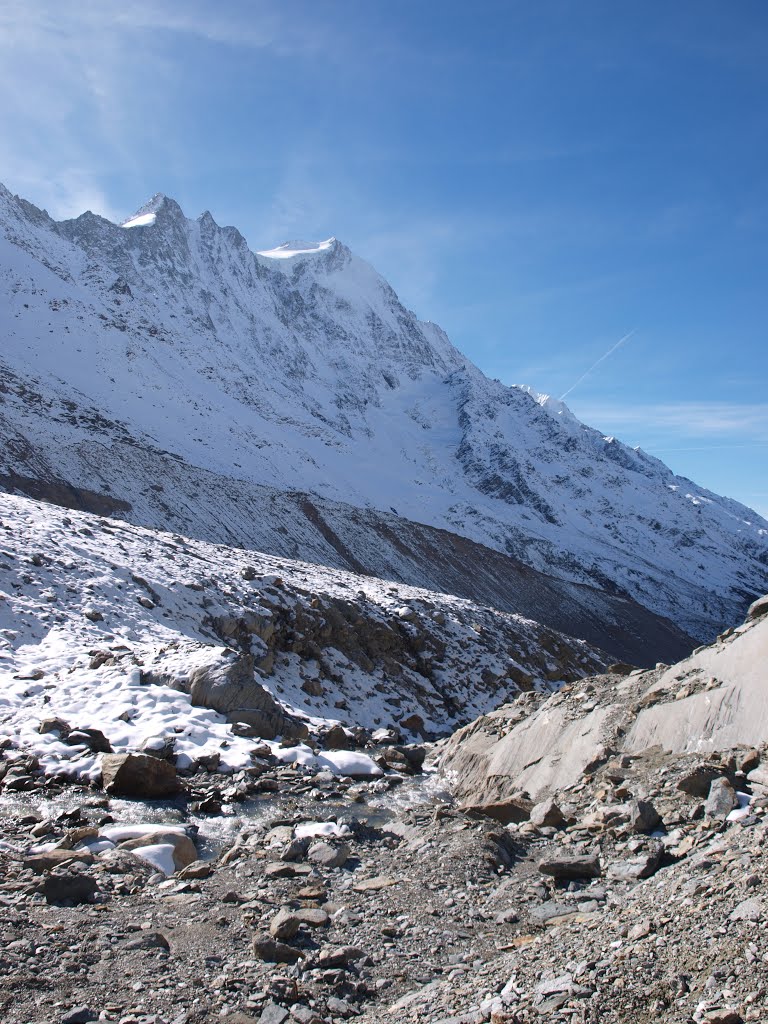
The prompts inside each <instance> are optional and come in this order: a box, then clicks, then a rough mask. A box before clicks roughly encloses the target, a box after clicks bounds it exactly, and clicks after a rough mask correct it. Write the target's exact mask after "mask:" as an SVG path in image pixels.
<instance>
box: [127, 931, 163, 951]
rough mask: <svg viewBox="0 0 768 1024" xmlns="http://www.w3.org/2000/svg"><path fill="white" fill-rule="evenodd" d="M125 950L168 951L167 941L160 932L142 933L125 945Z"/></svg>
mask: <svg viewBox="0 0 768 1024" xmlns="http://www.w3.org/2000/svg"><path fill="white" fill-rule="evenodd" d="M125 948H126V949H165V950H167V951H169V950H170V948H171V947H170V945H169V943H168V939H166V937H165V936H164V935H163V933H162V932H142V933H141V934H140V935H137V936H136V937H135V938H133V939H129V940H128V942H126V944H125Z"/></svg>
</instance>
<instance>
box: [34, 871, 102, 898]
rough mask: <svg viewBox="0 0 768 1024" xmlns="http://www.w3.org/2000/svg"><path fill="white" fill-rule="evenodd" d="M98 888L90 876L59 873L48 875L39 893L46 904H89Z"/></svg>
mask: <svg viewBox="0 0 768 1024" xmlns="http://www.w3.org/2000/svg"><path fill="white" fill-rule="evenodd" d="M98 888H99V887H98V885H97V884H96V879H95V878H91V877H90V875H75V874H69V873H68V872H61V873H51V874H50V875H48V876H47V878H46V879H45V881H44V882H43V885H42V889H41V891H42V894H43V896H44V897H45V899H46V902H47V903H90V902H91V900H92V899H93V897H94V896H95V895H96V893H97V892H98Z"/></svg>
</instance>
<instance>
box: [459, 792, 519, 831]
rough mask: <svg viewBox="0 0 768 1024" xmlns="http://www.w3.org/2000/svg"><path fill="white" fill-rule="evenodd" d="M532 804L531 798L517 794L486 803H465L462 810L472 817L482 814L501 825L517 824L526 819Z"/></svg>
mask: <svg viewBox="0 0 768 1024" xmlns="http://www.w3.org/2000/svg"><path fill="white" fill-rule="evenodd" d="M533 806H534V805H533V801H532V800H529V799H528V798H527V797H525V796H522V795H520V794H517V795H513V796H510V797H509V798H508V799H506V800H493V801H491V802H490V803H487V804H465V805H464V807H462V810H463V811H466V813H467V814H471V815H472V816H473V817H476V816H478V815H483V816H485V817H487V818H493V819H494V820H495V821H498V822H500V823H501V824H502V825H510V824H515V825H517V824H519V823H520V822H522V821H528V819H529V818H530V816H531V811H532V810H533Z"/></svg>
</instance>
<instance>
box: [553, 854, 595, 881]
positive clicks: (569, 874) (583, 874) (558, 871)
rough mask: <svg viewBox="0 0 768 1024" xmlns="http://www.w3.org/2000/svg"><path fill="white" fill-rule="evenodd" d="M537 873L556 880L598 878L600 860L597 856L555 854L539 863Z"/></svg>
mask: <svg viewBox="0 0 768 1024" xmlns="http://www.w3.org/2000/svg"><path fill="white" fill-rule="evenodd" d="M539 871H540V872H541V873H542V874H543V875H550V876H551V877H552V878H556V879H558V880H568V881H570V880H576V879H580V878H599V877H600V874H601V869H600V859H599V857H598V856H597V854H593V853H590V854H575V853H574V854H568V853H561V854H556V855H555V856H553V857H544V858H543V859H542V860H540V861H539Z"/></svg>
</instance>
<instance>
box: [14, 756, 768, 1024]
mask: <svg viewBox="0 0 768 1024" xmlns="http://www.w3.org/2000/svg"><path fill="white" fill-rule="evenodd" d="M436 752H437V753H439V751H435V750H432V751H431V756H433V755H434V754H435V753H436ZM6 755H9V752H8V751H6ZM389 757H390V760H392V755H391V754H390V755H389ZM263 760H264V761H265V763H264V764H261V765H259V766H257V768H256V769H255V770H254V771H253V772H247V771H244V772H239V773H235V774H234V775H229V776H222V775H220V774H217V773H215V772H205V771H203V770H199V771H198V772H197V773H196V774H195V775H194V776H191V777H189V778H187V779H185V780H183V785H184V791H183V792H182V794H181V795H179V796H177V797H175V798H173V799H171V800H168V801H166V802H162V801H153V802H151V803H148V804H142V803H141V802H140V801H135V800H125V799H124V798H121V797H118V796H110V795H108V794H106V793H104V792H103V791H102V790H101V789H99V788H97V787H96V786H95V785H92V786H89V787H86V786H78V785H64V784H62V783H61V782H56V781H53V780H46V779H45V778H44V777H42V776H39V775H36V774H35V768H34V765H33V764H26V765H22V764H19V760H18V758H16V760H14V761H13V762H12V763H11V762H5V764H4V768H5V769H6V771H5V789H4V792H3V795H2V803H1V804H0V808H1V812H2V842H1V843H0V863H1V864H2V881H1V882H0V904H2V924H1V925H0V937H1V938H2V951H1V952H0V1015H1V1016H2V1020H3V1021H5V1022H8V1024H49V1022H50V1024H77V1022H87V1021H90V1020H105V1021H114V1022H121V1024H163V1022H164V1024H202V1022H208V1021H217V1022H218V1021H223V1022H228V1024H252V1022H254V1021H255V1022H260V1024H294V1022H304V1024H321V1022H323V1024H330V1022H334V1024H335V1022H339V1021H343V1020H349V1019H356V1020H358V1021H360V1022H367V1024H373V1022H399V1021H419V1022H428V1024H438V1022H440V1024H446V1022H448V1021H450V1022H452V1024H459V1022H461V1024H476V1022H493V1024H529V1022H533V1021H542V1020H546V1021H549V1020H552V1021H568V1022H581V1024H586V1022H594V1024H597V1022H598V1021H599V1022H606V1021H607V1022H625V1021H630V1020H631V1021H637V1022H646V1021H647V1022H650V1021H652V1020H653V1021H657V1020H664V1021H670V1022H680V1024H683V1022H686V1024H690V1022H696V1024H705V1022H706V1024H738V1022H739V1021H744V1022H746V1021H761V1020H765V1019H766V1017H767V1016H768V905H767V903H766V899H765V878H766V877H768V799H767V798H766V796H765V795H760V794H761V793H762V790H761V789H760V785H759V781H757V780H758V777H759V773H760V772H761V771H764V770H765V766H766V762H767V761H768V757H766V752H765V751H761V750H751V751H747V750H732V751H726V752H722V751H721V752H718V753H717V754H710V755H708V756H707V757H706V758H701V757H697V756H696V755H681V756H679V757H676V758H670V757H668V756H665V755H663V754H662V753H661V752H660V751H656V752H654V751H651V752H648V753H646V754H645V755H644V756H642V757H641V756H636V757H633V756H628V755H620V756H617V757H615V758H610V757H608V758H606V759H603V761H602V763H600V764H599V765H592V766H590V767H589V769H588V770H587V771H586V772H585V773H584V775H583V777H582V778H581V779H580V780H579V782H578V784H577V785H575V786H572V787H571V788H570V789H569V790H568V791H567V792H563V793H561V794H557V795H556V796H555V798H554V799H551V798H550V799H547V800H545V801H542V802H541V803H540V804H538V805H533V804H532V802H531V801H526V799H525V795H524V794H523V795H518V796H516V797H515V798H514V799H509V800H507V801H499V802H497V803H496V804H492V805H486V806H485V807H483V808H474V809H473V808H467V807H464V808H459V807H457V806H456V805H455V804H454V803H453V802H452V801H451V799H450V797H449V796H448V795H447V793H446V792H444V791H443V790H442V789H441V788H440V781H439V777H438V776H436V775H435V774H434V773H428V774H426V775H424V774H421V775H419V774H417V775H411V776H408V775H405V774H404V773H403V772H402V771H400V772H398V771H394V770H393V769H392V766H391V765H390V766H388V767H387V766H386V764H385V769H386V774H385V775H383V776H381V777H368V778H365V779H350V778H342V777H338V776H335V775H333V774H331V773H330V772H329V771H327V770H322V769H320V768H319V767H318V765H317V764H313V765H302V764H288V765H286V764H284V763H281V762H280V761H278V759H277V758H276V757H274V756H267V757H265V758H264V759H263ZM415 760H418V759H414V760H412V762H411V770H413V771H416V770H417V767H416V765H415ZM403 763H405V762H403ZM428 763H429V761H428ZM24 768H26V770H27V772H28V776H27V777H31V778H32V779H33V780H34V788H33V789H31V790H26V791H25V790H24V789H22V790H21V791H18V790H15V789H14V788H13V786H14V781H13V780H14V778H18V777H19V774H18V773H19V771H20V770H22V769H24ZM755 773H757V774H755ZM748 775H749V776H750V777H751V778H752V779H753V780H755V781H754V785H752V784H751V783H750V781H749V778H748ZM750 790H751V791H752V792H750ZM169 850H170V851H171V852H170V856H171V857H172V862H170V863H169V862H168V860H167V857H168V855H169V854H168V851H169ZM158 851H161V852H160V853H158ZM163 857H165V858H166V859H165V861H163V859H162V858H163ZM158 858H160V859H159V860H158ZM159 867H164V868H165V870H159V869H158V868H159ZM166 871H168V872H169V873H168V874H166Z"/></svg>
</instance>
